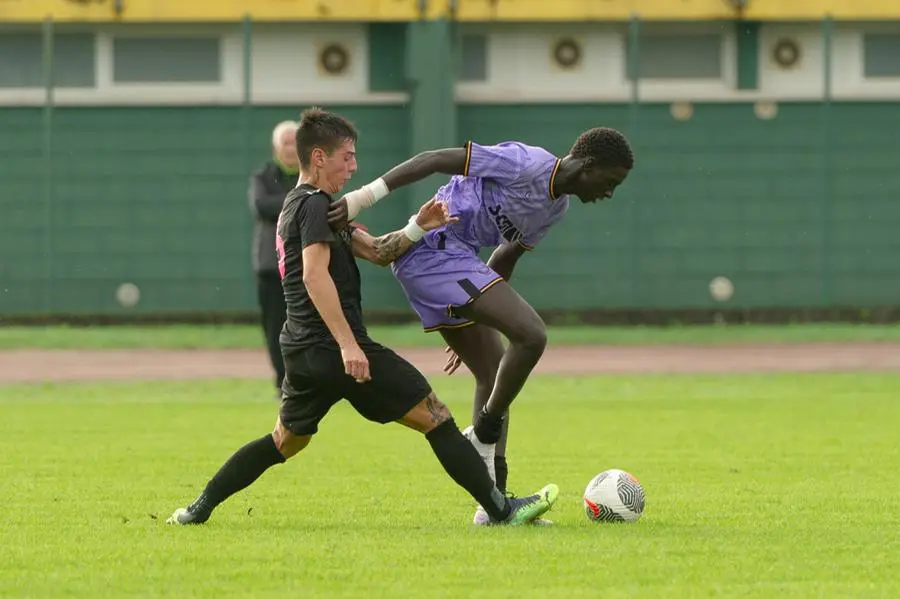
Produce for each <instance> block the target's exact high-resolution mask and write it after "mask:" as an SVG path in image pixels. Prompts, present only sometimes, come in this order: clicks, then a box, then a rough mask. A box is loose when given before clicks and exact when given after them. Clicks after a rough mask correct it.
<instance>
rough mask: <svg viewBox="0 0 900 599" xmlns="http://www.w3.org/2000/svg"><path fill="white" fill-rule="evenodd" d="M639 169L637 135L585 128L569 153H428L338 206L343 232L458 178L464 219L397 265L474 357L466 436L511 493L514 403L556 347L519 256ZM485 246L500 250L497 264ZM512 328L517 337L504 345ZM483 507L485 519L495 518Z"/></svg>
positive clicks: (467, 359) (453, 343) (423, 312)
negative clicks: (422, 186)
mask: <svg viewBox="0 0 900 599" xmlns="http://www.w3.org/2000/svg"><path fill="white" fill-rule="evenodd" d="M633 166H634V156H633V154H632V151H631V148H630V146H629V144H628V141H627V140H626V139H625V137H624V136H623V135H622V134H621V133H619V132H618V131H616V130H614V129H609V128H605V127H598V128H594V129H590V130H588V131H585V132H584V133H582V134H581V135H580V136H579V137H578V139H577V140H576V141H575V144H574V145H573V146H572V148H571V150H570V151H569V153H568V155H566V156H565V157H563V158H557V157H556V156H555V155H553V154H551V153H550V152H548V151H547V150H544V149H543V148H539V147H535V146H529V145H526V144H523V143H519V142H514V141H510V142H504V143H500V144H497V145H493V146H482V145H479V144H477V143H474V142H468V143H467V144H466V145H465V146H464V147H462V148H447V149H441V150H432V151H428V152H422V153H420V154H418V155H416V156H414V157H413V158H411V159H409V160H407V161H406V162H404V163H402V164H400V165H398V166H396V167H394V168H393V169H391V170H390V171H389V172H387V173H386V174H385V175H384V176H382V177H381V178H379V179H376V180H375V181H373V182H372V183H369V184H367V185H365V186H363V187H362V188H360V189H357V190H354V191H352V192H350V193H348V194H347V195H345V196H344V197H343V198H342V199H341V200H339V201H338V202H335V203H334V204H333V205H332V208H331V211H330V213H329V220H330V221H331V222H332V226H334V227H338V228H340V227H342V226H344V224H345V223H346V221H347V220H348V219H349V220H352V219H354V218H355V217H356V216H357V214H358V213H359V212H360V210H362V209H364V208H366V207H369V206H372V205H373V204H374V203H375V202H377V201H379V200H380V199H382V198H383V197H384V196H386V195H387V194H388V193H389V192H390V191H392V190H396V189H398V188H400V187H403V186H404V185H409V184H410V183H414V182H416V181H420V180H422V179H424V178H425V177H428V176H430V175H432V174H435V173H442V174H447V175H455V176H453V177H452V178H451V179H450V182H449V183H447V184H446V185H444V186H443V187H441V188H440V189H439V190H438V192H437V194H436V197H437V198H438V199H439V200H443V201H444V202H446V203H447V204H448V206H449V210H450V213H451V214H452V215H453V216H455V217H458V219H459V220H458V221H457V222H456V223H453V224H451V225H447V226H444V227H441V228H438V229H435V230H433V231H430V232H429V233H428V234H427V235H425V237H424V238H423V239H422V240H421V241H419V242H418V243H417V244H416V245H415V246H414V247H413V248H412V249H411V250H410V251H409V252H408V253H407V254H405V255H404V256H402V257H401V258H399V259H397V260H396V261H395V262H394V263H393V265H392V270H393V272H394V275H395V276H396V278H397V280H398V281H399V282H400V284H401V286H402V287H403V290H404V292H405V293H406V296H407V299H408V300H409V302H410V304H411V305H412V307H413V309H414V310H415V311H416V313H417V314H418V315H419V317H420V319H421V320H422V324H423V326H424V327H425V330H426V331H440V332H441V335H442V336H443V338H444V340H445V341H446V342H447V344H448V346H449V348H448V349H449V350H452V352H453V355H451V357H450V360H449V361H448V365H447V368H446V370H447V371H448V372H449V373H452V372H453V371H454V370H455V369H456V367H457V366H458V365H459V360H461V361H462V362H464V363H465V364H466V366H467V367H468V368H469V370H470V371H471V372H472V374H473V375H474V376H475V383H476V387H475V401H474V418H473V426H471V427H469V428H467V429H466V430H465V431H464V434H465V435H466V436H467V437H468V438H469V440H470V441H472V443H473V444H474V445H475V447H476V448H477V449H478V451H479V454H481V456H482V459H484V460H485V463H486V464H487V466H488V470H489V471H490V473H491V475H492V477H493V478H494V480H495V481H496V483H497V486H498V488H500V489H501V490H504V491H505V490H506V479H507V476H508V467H507V464H506V459H505V453H506V447H505V446H506V436H507V434H508V433H507V431H508V417H507V416H508V414H507V411H508V409H509V406H510V404H511V403H512V401H513V400H514V399H515V397H516V396H517V395H518V393H519V391H521V389H522V387H523V386H524V384H525V381H526V380H527V379H528V376H529V375H530V374H531V371H532V370H533V368H534V367H535V365H536V364H537V362H538V360H539V359H540V357H541V355H542V354H543V352H544V347H545V346H546V342H547V336H546V328H545V326H544V323H543V321H542V320H541V318H540V316H538V314H537V312H535V310H534V309H533V308H532V307H531V306H530V305H529V304H528V303H527V302H526V301H525V300H524V299H522V297H521V296H520V295H519V294H518V293H516V292H515V290H513V288H512V287H511V286H510V285H509V284H508V281H509V280H510V278H511V276H512V272H513V269H514V267H515V265H516V262H517V261H518V259H519V258H520V257H521V256H522V255H523V254H524V253H525V252H526V251H529V250H531V249H534V247H535V246H537V245H538V244H539V243H540V241H541V239H542V238H543V237H544V235H546V233H547V231H548V230H549V229H550V227H552V226H553V225H554V224H555V223H557V222H559V220H560V219H561V218H562V217H563V215H564V214H565V213H566V211H567V209H568V206H569V196H570V195H574V196H577V197H578V198H579V199H580V200H581V201H582V202H584V203H594V202H597V201H602V200H604V199H607V198H610V197H612V195H613V193H614V191H615V189H616V187H618V186H619V185H620V184H621V183H622V182H623V181H624V180H625V178H626V177H627V176H628V173H629V172H630V170H631V169H632V168H633ZM482 247H497V249H496V250H495V251H494V253H493V254H492V256H491V258H490V260H489V261H488V263H487V264H485V263H484V262H483V261H482V260H481V259H480V258H479V256H478V251H479V249H480V248H482ZM500 333H502V334H503V335H504V336H506V337H507V339H509V342H510V343H509V347H508V349H506V350H504V348H503V345H502V342H501V339H500ZM485 516H486V514H485V513H484V511H483V509H481V508H480V507H479V510H478V512H476V516H475V521H476V523H486V522H487V518H486V517H485Z"/></svg>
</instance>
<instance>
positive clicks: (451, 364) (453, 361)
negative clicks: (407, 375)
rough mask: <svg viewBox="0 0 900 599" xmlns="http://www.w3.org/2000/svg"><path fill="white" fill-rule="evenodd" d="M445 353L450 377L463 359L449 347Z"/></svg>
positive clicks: (447, 371)
mask: <svg viewBox="0 0 900 599" xmlns="http://www.w3.org/2000/svg"><path fill="white" fill-rule="evenodd" d="M420 226H421V225H420ZM444 352H445V353H448V354H450V356H449V357H448V358H447V363H446V364H445V365H444V372H446V373H447V376H449V375H451V374H453V373H454V372H456V369H457V368H459V365H460V364H462V359H461V358H460V357H459V356H457V355H456V352H454V351H453V350H452V349H451V348H450V346H449V345H448V346H447V347H445V348H444Z"/></svg>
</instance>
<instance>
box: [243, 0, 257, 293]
mask: <svg viewBox="0 0 900 599" xmlns="http://www.w3.org/2000/svg"><path fill="white" fill-rule="evenodd" d="M241 31H242V33H243V38H244V44H243V69H242V71H243V78H244V80H243V84H244V85H243V94H242V96H241V124H242V132H241V133H242V137H243V139H242V140H241V143H242V145H243V158H244V160H243V164H244V175H245V176H246V177H249V176H250V173H251V172H253V158H254V157H253V122H252V121H253V19H252V17H251V16H250V15H249V14H246V15H244V19H243V22H242V23H241ZM245 214H246V215H247V216H246V219H247V225H246V226H245V227H244V247H246V248H249V247H250V246H251V245H252V243H253V223H252V222H250V212H249V211H245ZM248 268H249V266H248ZM251 274H252V273H251ZM245 289H247V296H246V301H247V304H248V305H252V303H253V301H254V296H253V289H254V287H253V286H252V285H246V286H245Z"/></svg>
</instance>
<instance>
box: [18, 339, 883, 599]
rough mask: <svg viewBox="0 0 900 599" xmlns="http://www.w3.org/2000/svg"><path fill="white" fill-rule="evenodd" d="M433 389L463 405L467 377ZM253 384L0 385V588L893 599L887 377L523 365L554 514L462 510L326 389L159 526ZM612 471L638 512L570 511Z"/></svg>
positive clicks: (435, 480)
mask: <svg viewBox="0 0 900 599" xmlns="http://www.w3.org/2000/svg"><path fill="white" fill-rule="evenodd" d="M7 339H8V338H7ZM435 384H436V385H437V390H438V393H439V395H440V396H441V397H442V398H444V399H445V400H446V401H447V402H448V403H449V404H450V406H451V408H452V409H453V410H454V411H455V412H456V414H457V415H458V417H459V419H460V420H461V421H464V420H466V419H467V418H466V417H465V414H466V413H467V412H468V396H469V394H470V392H471V389H470V384H471V383H470V381H467V380H466V379H456V380H455V379H446V378H436V379H435ZM267 388H268V387H267V383H266V382H265V381H259V382H253V381H250V382H246V381H243V382H241V381H216V382H191V383H153V384H136V383H135V384H79V385H66V386H57V385H5V386H2V385H0V413H2V418H0V438H2V439H3V442H4V451H2V452H0V471H2V473H3V478H2V483H0V503H2V505H3V506H4V508H5V510H6V517H5V518H4V520H5V521H4V523H3V525H2V526H0V596H2V597H42V598H44V597H91V598H96V597H124V596H130V597H138V596H140V597H179V598H185V597H215V598H221V597H415V598H418V597H467V598H469V597H484V598H492V599H494V598H497V597H515V598H520V597H541V598H546V597H561V598H574V597H590V598H595V597H602V598H604V599H612V598H619V597H629V598H631V597H648V598H649V597H652V598H659V597H667V598H668V597H759V598H771V597H775V596H783V597H817V598H820V597H836V598H837V597H839V598H847V597H860V598H862V597H865V598H872V597H897V596H900V577H898V576H897V570H896V563H897V556H898V555H900V541H898V535H897V531H898V524H900V516H898V511H897V505H896V504H897V502H896V497H897V489H898V488H900V444H898V443H897V438H898V437H897V434H898V433H897V431H898V430H900V404H898V403H897V389H900V375H875V374H867V375H853V374H840V375H837V374H835V375H824V374H818V375H770V376H761V375H760V376H689V375H683V376H642V377H584V378H555V377H539V378H536V379H534V380H533V381H532V382H530V383H529V386H528V387H527V389H526V391H525V393H524V394H523V395H522V397H521V398H520V399H519V401H518V403H517V405H516V407H515V411H514V413H513V417H512V427H513V428H512V439H511V447H510V452H509V453H510V467H511V477H510V482H511V485H512V487H513V488H514V489H515V490H517V491H520V492H524V491H530V490H533V489H535V488H537V487H538V486H540V485H542V484H543V483H545V482H549V481H553V482H556V483H557V484H559V485H560V487H561V489H562V494H561V498H560V501H559V503H558V504H557V506H556V508H555V509H554V511H552V512H551V513H550V516H551V517H552V518H553V519H555V520H556V522H557V525H556V526H555V527H553V528H527V529H526V528H519V529H503V528H495V529H477V528H475V527H473V526H471V525H470V524H469V522H470V519H471V516H472V512H473V508H474V504H473V502H472V501H471V500H469V499H468V498H467V496H465V495H464V493H463V492H462V491H461V490H460V489H458V488H457V487H455V485H454V484H453V483H452V482H450V481H449V479H447V478H446V477H445V476H444V474H443V472H442V470H441V468H440V466H439V465H438V463H437V462H436V460H435V459H434V458H433V456H432V455H431V454H430V451H429V448H428V445H427V443H426V442H425V441H424V440H423V439H421V438H420V437H419V436H418V435H417V434H416V433H414V432H412V431H408V430H406V429H402V428H401V427H399V426H396V425H390V426H385V427H380V426H378V425H375V424H370V423H367V422H365V421H363V420H361V419H360V418H359V417H357V416H356V415H355V414H354V413H353V412H352V410H351V409H350V408H348V407H346V406H345V405H339V406H338V407H337V408H336V409H335V410H334V411H333V413H332V414H331V415H330V416H329V417H328V418H327V419H326V420H325V422H324V424H323V426H322V429H321V433H320V435H319V437H318V438H317V439H316V440H314V441H313V443H312V445H311V446H310V447H309V448H308V450H307V451H306V452H304V453H303V454H301V455H300V456H299V457H298V458H296V459H295V461H292V462H290V463H288V464H286V465H284V466H279V467H277V468H276V469H274V470H272V471H270V472H269V473H267V474H266V475H264V477H263V478H262V479H260V481H259V482H258V483H257V485H255V486H254V487H251V488H250V489H249V490H248V491H246V492H244V493H243V494H241V495H238V496H236V497H235V498H233V499H232V500H231V501H230V502H228V503H226V504H225V505H223V506H222V507H221V508H220V510H219V511H218V512H217V513H216V514H215V515H214V519H213V520H211V521H210V523H209V524H208V525H206V526H204V527H198V528H189V529H184V528H175V527H170V526H166V525H165V524H164V523H163V521H164V519H165V518H166V517H167V516H168V514H169V513H170V512H171V511H172V510H173V509H174V508H175V507H178V506H181V505H184V504H185V502H186V501H188V500H190V499H192V498H193V497H194V495H195V494H196V492H197V491H198V490H199V489H200V488H201V487H202V485H203V484H204V483H205V481H206V479H207V478H208V477H209V476H210V475H211V474H212V473H213V472H214V471H215V470H216V469H217V468H218V467H219V465H220V464H221V462H222V461H223V460H224V459H225V458H226V457H228V455H230V453H231V452H232V451H233V450H234V449H236V448H237V447H238V446H240V445H242V444H243V443H245V442H246V441H248V440H251V439H254V438H257V437H258V436H260V435H261V434H263V433H265V432H266V431H268V430H270V428H271V425H272V423H273V421H274V417H275V409H276V405H275V403H274V402H270V401H264V400H260V399H259V397H261V396H265V395H267V394H266V393H263V392H262V390H264V389H267ZM611 467H619V468H624V469H626V470H629V471H631V472H633V473H634V474H635V475H637V476H638V477H639V478H640V479H641V481H642V482H643V484H644V487H645V489H646V492H647V509H646V511H645V514H644V518H643V519H642V520H641V521H639V522H638V523H636V524H631V525H627V524H613V525H597V524H593V523H590V522H588V521H587V520H586V518H585V517H584V515H583V513H582V508H581V504H580V497H581V492H582V491H583V489H584V486H585V485H586V483H587V482H588V480H589V479H590V478H591V477H592V476H593V475H594V474H596V473H597V472H599V471H601V470H603V469H606V468H611Z"/></svg>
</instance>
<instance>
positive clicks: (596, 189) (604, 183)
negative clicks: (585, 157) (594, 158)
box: [575, 166, 629, 204]
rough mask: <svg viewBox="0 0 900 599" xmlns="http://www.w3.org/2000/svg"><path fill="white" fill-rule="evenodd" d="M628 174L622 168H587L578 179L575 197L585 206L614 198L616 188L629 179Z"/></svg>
mask: <svg viewBox="0 0 900 599" xmlns="http://www.w3.org/2000/svg"><path fill="white" fill-rule="evenodd" d="M628 172H629V171H628V169H626V168H622V167H621V166H615V167H609V168H586V169H585V170H583V171H581V176H579V177H578V180H577V187H576V190H575V195H577V196H578V198H579V199H580V200H581V201H582V202H584V203H585V204H593V203H594V202H602V201H603V200H607V199H609V198H611V197H613V194H614V193H615V191H616V188H617V187H618V186H619V185H621V184H622V182H623V181H625V179H626V178H627V177H628Z"/></svg>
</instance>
